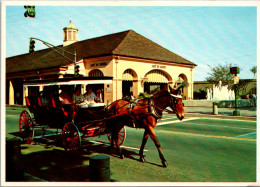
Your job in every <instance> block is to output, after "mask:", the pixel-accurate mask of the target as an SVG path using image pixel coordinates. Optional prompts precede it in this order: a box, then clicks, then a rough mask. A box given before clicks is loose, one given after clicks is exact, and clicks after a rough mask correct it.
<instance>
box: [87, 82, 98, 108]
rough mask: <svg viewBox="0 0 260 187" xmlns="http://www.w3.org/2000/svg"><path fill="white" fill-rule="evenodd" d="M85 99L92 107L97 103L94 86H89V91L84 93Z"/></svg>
mask: <svg viewBox="0 0 260 187" xmlns="http://www.w3.org/2000/svg"><path fill="white" fill-rule="evenodd" d="M84 99H85V102H86V103H87V104H88V106H90V107H92V106H93V105H95V103H96V100H97V96H96V95H95V94H94V92H93V91H92V87H90V86H89V87H87V92H86V93H85V94H84Z"/></svg>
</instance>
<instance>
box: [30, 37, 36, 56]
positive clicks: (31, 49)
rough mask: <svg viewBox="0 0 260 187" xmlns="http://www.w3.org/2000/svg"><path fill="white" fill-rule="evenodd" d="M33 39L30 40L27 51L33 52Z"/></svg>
mask: <svg viewBox="0 0 260 187" xmlns="http://www.w3.org/2000/svg"><path fill="white" fill-rule="evenodd" d="M34 44H35V41H34V40H33V39H31V40H30V46H29V53H33V52H34V48H35V46H34Z"/></svg>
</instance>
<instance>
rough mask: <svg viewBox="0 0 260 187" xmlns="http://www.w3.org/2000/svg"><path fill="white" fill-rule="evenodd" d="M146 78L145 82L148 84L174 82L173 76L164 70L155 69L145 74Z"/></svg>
mask: <svg viewBox="0 0 260 187" xmlns="http://www.w3.org/2000/svg"><path fill="white" fill-rule="evenodd" d="M144 77H145V78H146V80H145V82H148V83H167V84H168V83H169V82H170V81H172V78H171V76H170V75H169V74H168V73H167V72H165V71H162V70H159V69H153V70H151V71H149V72H148V73H146V74H145V76H144Z"/></svg>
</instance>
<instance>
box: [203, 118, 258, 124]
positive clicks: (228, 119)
mask: <svg viewBox="0 0 260 187" xmlns="http://www.w3.org/2000/svg"><path fill="white" fill-rule="evenodd" d="M203 119H213V120H232V121H246V122H253V123H256V121H248V120H245V119H244V120H243V119H221V118H211V117H209V118H203Z"/></svg>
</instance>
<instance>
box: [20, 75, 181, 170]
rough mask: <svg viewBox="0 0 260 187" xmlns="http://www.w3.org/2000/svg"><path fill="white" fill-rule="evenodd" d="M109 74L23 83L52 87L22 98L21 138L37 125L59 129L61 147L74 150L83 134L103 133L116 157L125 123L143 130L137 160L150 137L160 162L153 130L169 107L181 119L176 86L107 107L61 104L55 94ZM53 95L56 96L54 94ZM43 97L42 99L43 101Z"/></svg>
mask: <svg viewBox="0 0 260 187" xmlns="http://www.w3.org/2000/svg"><path fill="white" fill-rule="evenodd" d="M111 83H112V77H101V78H95V77H83V78H64V79H58V80H48V81H46V80H37V81H27V82H24V86H25V87H26V86H27V87H30V86H31V87H35V86H36V87H39V86H44V87H45V88H55V89H54V90H51V89H47V91H46V93H45V94H49V95H47V96H46V95H45V97H42V96H44V94H43V95H41V94H40V96H39V95H37V96H32V95H30V94H29V95H30V96H28V97H26V98H25V99H26V105H27V107H28V109H29V111H28V110H24V111H22V113H21V115H20V119H19V129H20V132H21V134H22V137H23V139H24V140H25V141H26V142H27V143H30V142H31V141H32V140H33V137H34V129H35V128H37V127H39V128H42V129H43V134H44V131H45V129H46V128H47V127H49V128H57V129H62V141H63V146H64V148H65V150H67V151H71V150H78V149H80V148H81V141H82V139H84V138H87V137H94V136H100V135H107V137H108V139H109V141H110V144H111V146H114V145H115V146H116V147H117V149H118V153H119V155H120V158H124V155H123V153H122V151H121V148H120V145H122V144H123V142H124V140H125V136H126V132H125V126H129V127H133V128H142V129H145V131H144V135H143V140H142V144H141V148H140V151H139V155H140V161H142V162H144V161H145V160H144V155H143V150H144V147H145V145H146V142H147V139H148V137H149V136H150V137H151V139H152V140H153V142H154V144H155V146H156V147H157V150H158V153H159V156H160V159H161V161H162V165H163V166H164V167H166V166H167V162H166V160H165V158H164V156H163V154H162V151H161V146H160V143H159V141H158V139H157V136H156V134H155V131H154V127H155V126H156V124H157V121H158V119H160V118H161V117H162V115H163V111H165V109H166V108H167V107H169V108H170V109H171V110H172V112H173V113H175V114H176V116H177V118H178V119H179V120H182V119H183V118H184V115H185V112H184V108H183V103H182V96H181V95H180V94H179V93H180V88H181V87H183V86H184V85H180V86H179V87H176V88H171V86H169V91H168V90H164V89H163V90H160V91H158V92H157V93H154V94H153V95H152V96H151V97H150V98H144V99H140V100H137V101H135V102H131V101H125V100H122V99H119V100H116V101H114V102H112V103H111V104H110V105H109V106H106V107H105V106H104V105H103V106H99V107H89V108H79V107H77V105H76V104H62V103H61V101H60V100H59V98H58V97H57V95H58V93H55V90H56V92H57V89H58V87H61V86H68V85H72V86H75V85H82V84H85V85H87V84H111ZM55 95H56V96H55ZM44 99H45V100H44Z"/></svg>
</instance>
